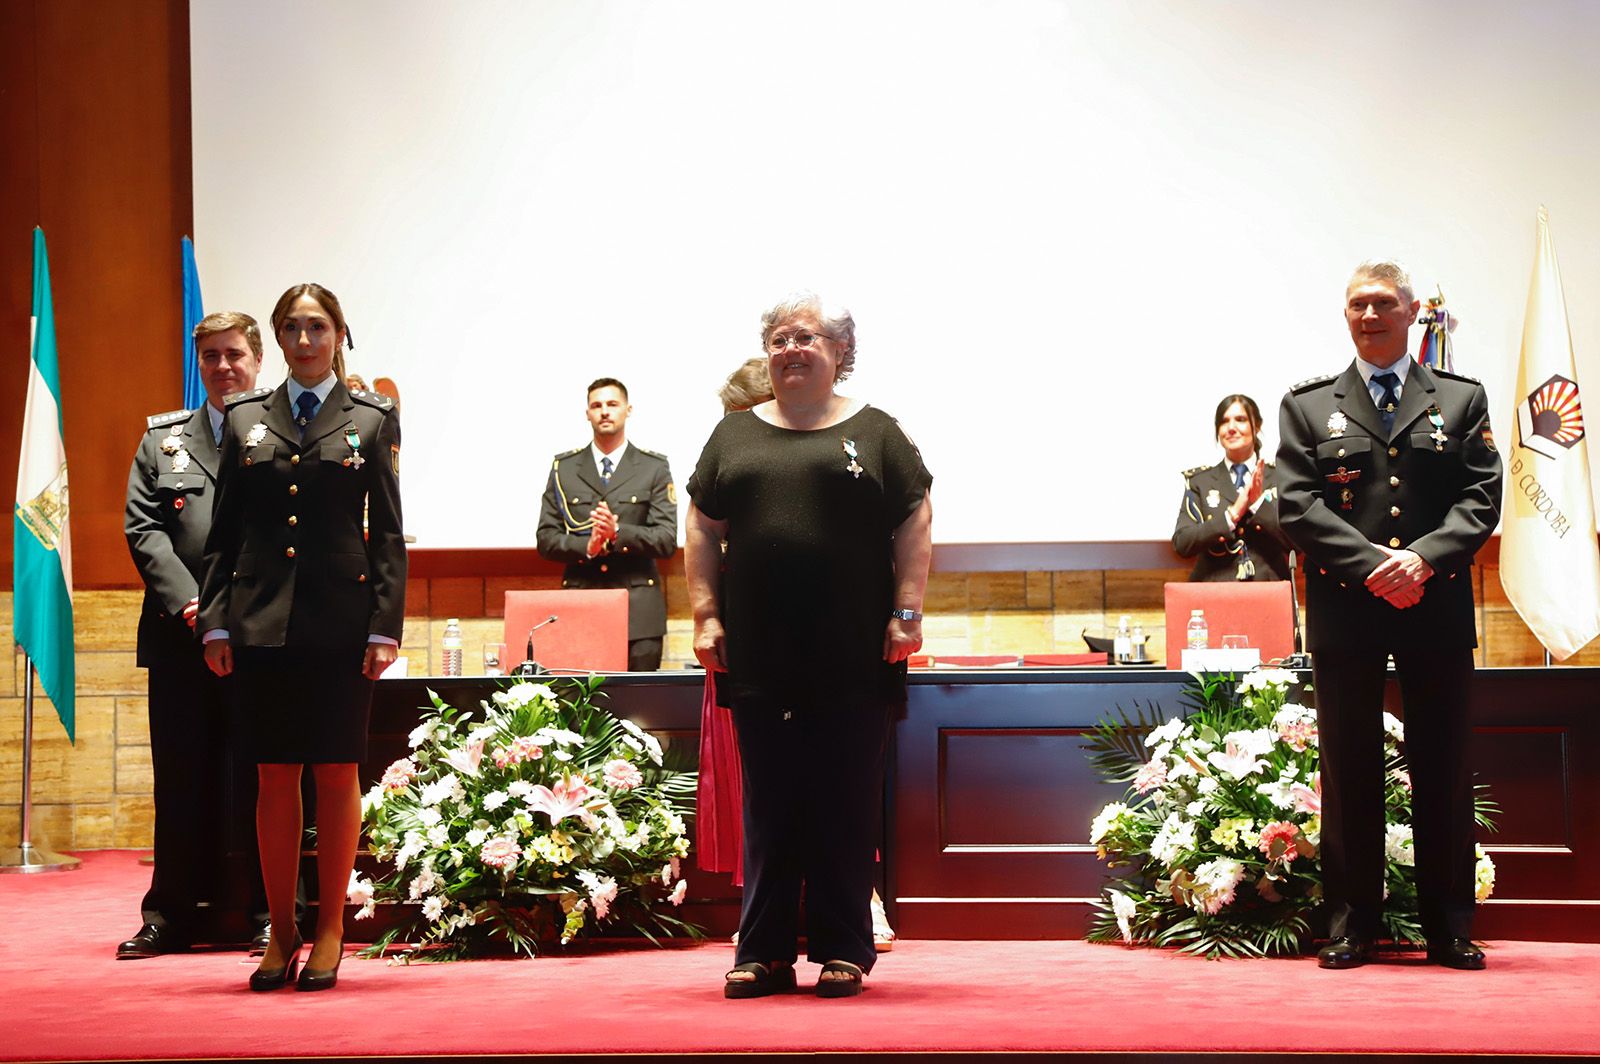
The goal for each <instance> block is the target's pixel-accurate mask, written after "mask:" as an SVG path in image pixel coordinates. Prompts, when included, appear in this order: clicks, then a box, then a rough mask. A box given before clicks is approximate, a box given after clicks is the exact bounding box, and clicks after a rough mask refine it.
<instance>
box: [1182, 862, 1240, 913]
mask: <svg viewBox="0 0 1600 1064" xmlns="http://www.w3.org/2000/svg"><path fill="white" fill-rule="evenodd" d="M1243 879H1244V865H1242V864H1240V863H1239V862H1238V861H1233V860H1229V859H1228V858H1226V857H1219V858H1217V859H1216V860H1214V861H1207V862H1206V863H1205V864H1203V865H1201V866H1200V867H1199V868H1196V869H1195V870H1194V893H1193V894H1192V896H1191V899H1190V902H1191V904H1192V905H1193V906H1194V909H1195V911H1196V912H1202V913H1208V914H1211V915H1213V916H1214V915H1216V914H1217V913H1218V912H1220V911H1222V908H1223V907H1224V906H1226V905H1227V904H1228V903H1229V902H1231V901H1233V892H1234V889H1235V888H1236V887H1238V886H1239V884H1240V882H1241V881H1243Z"/></svg>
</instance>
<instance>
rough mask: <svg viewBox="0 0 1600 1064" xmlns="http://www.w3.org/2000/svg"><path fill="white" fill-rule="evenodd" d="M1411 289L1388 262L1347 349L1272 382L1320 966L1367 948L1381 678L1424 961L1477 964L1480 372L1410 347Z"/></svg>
mask: <svg viewBox="0 0 1600 1064" xmlns="http://www.w3.org/2000/svg"><path fill="white" fill-rule="evenodd" d="M1418 306H1419V304H1418V301H1417V300H1416V299H1415V297H1414V296H1413V294H1412V288H1411V279H1410V278H1409V277H1408V276H1407V275H1406V272H1405V270H1404V269H1403V268H1401V267H1400V266H1398V265H1396V264H1394V263H1390V262H1369V263H1364V264H1362V265H1361V266H1360V267H1358V268H1357V269H1356V272H1355V274H1354V276H1352V277H1351V279H1350V283H1349V285H1348V286H1347V288H1346V291H1345V320H1346V322H1347V323H1348V325H1349V328H1350V336H1351V339H1352V340H1353V341H1354V342H1355V348H1356V358H1355V361H1354V362H1353V363H1352V364H1351V365H1350V366H1349V367H1348V368H1346V369H1345V371H1344V372H1343V373H1341V374H1339V375H1337V376H1331V377H1321V378H1317V379H1315V380H1310V381H1305V382H1303V383H1301V384H1298V385H1296V386H1295V387H1294V388H1293V389H1291V390H1290V392H1289V394H1287V395H1286V396H1284V399H1283V406H1282V410H1281V413H1280V427H1279V439H1280V441H1281V443H1280V445H1279V449H1278V486H1279V500H1278V512H1279V519H1280V521H1281V522H1282V525H1283V529H1284V531H1285V532H1287V533H1288V535H1289V538H1290V539H1291V540H1292V541H1293V542H1294V543H1295V544H1296V545H1297V546H1298V547H1299V548H1300V549H1301V551H1303V552H1304V553H1305V555H1306V627H1307V646H1308V649H1309V650H1310V651H1311V655H1312V663H1313V674H1314V684H1315V689H1316V700H1317V731H1318V738H1319V747H1320V750H1321V759H1322V760H1321V765H1322V781H1321V782H1322V875H1323V897H1324V901H1325V902H1326V904H1327V905H1328V907H1329V914H1330V917H1331V926H1330V935H1331V941H1330V942H1329V943H1328V945H1327V946H1325V947H1324V948H1323V949H1322V950H1321V951H1320V952H1319V953H1318V959H1319V962H1320V964H1321V965H1322V967H1324V968H1354V967H1357V966H1359V965H1361V964H1364V963H1366V962H1367V961H1368V960H1370V959H1372V949H1373V944H1374V942H1375V941H1376V939H1377V938H1378V937H1379V934H1380V932H1381V929H1382V913H1383V902H1384V867H1385V853H1384V843H1385V838H1384V836H1385V824H1384V799H1383V788H1384V772H1385V765H1384V755H1383V740H1384V720H1383V690H1384V682H1385V675H1386V671H1387V670H1386V666H1387V662H1388V659H1389V658H1390V657H1391V656H1393V658H1394V664H1395V671H1396V673H1397V674H1398V677H1399V681H1400V690H1401V693H1402V696H1403V700H1404V706H1405V754H1406V759H1407V762H1408V767H1409V769H1410V774H1411V786H1412V812H1413V815H1412V822H1413V824H1412V826H1413V849H1414V858H1415V864H1416V875H1417V895H1418V905H1419V910H1420V918H1421V925H1422V931H1423V934H1424V935H1425V936H1426V937H1427V940H1428V957H1429V959H1430V960H1432V961H1434V962H1436V963H1439V964H1443V965H1445V966H1447V967H1450V968H1460V969H1479V968H1482V967H1484V956H1483V951H1482V950H1480V949H1479V948H1478V947H1477V946H1475V945H1474V944H1473V942H1472V940H1471V933H1472V914H1473V906H1474V899H1475V893H1474V888H1475V869H1476V857H1475V843H1474V838H1473V802H1472V774H1471V772H1470V770H1469V768H1468V764H1467V745H1468V740H1469V738H1470V735H1471V721H1470V719H1469V716H1468V712H1469V707H1470V705H1471V697H1470V694H1471V686H1472V671H1473V660H1472V658H1473V655H1472V652H1473V648H1474V647H1476V646H1477V632H1476V626H1475V623H1474V621H1475V611H1474V608H1473V596H1472V572H1471V566H1472V561H1473V557H1474V556H1475V555H1476V554H1477V552H1478V548H1479V547H1481V546H1483V544H1484V542H1485V541H1486V540H1487V539H1488V538H1489V534H1490V533H1491V532H1492V531H1493V530H1494V527H1495V523H1496V521H1497V520H1498V519H1499V513H1500V484H1501V465H1500V456H1499V454H1498V453H1496V451H1495V446H1494V434H1493V432H1492V430H1491V429H1490V426H1489V401H1488V397H1487V396H1486V395H1485V393H1484V389H1483V385H1481V384H1479V383H1478V382H1477V381H1475V380H1473V379H1472V378H1470V377H1463V376H1460V375H1457V374H1454V373H1447V372H1445V371H1443V370H1438V369H1429V368H1428V367H1426V366H1422V365H1420V364H1418V363H1416V362H1413V361H1412V360H1411V359H1410V358H1409V357H1408V356H1407V354H1406V345H1407V338H1408V334H1407V329H1408V328H1409V327H1410V325H1411V323H1412V322H1414V321H1415V320H1416V317H1417V310H1418Z"/></svg>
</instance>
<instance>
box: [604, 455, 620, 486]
mask: <svg viewBox="0 0 1600 1064" xmlns="http://www.w3.org/2000/svg"><path fill="white" fill-rule="evenodd" d="M615 468H616V467H615V466H613V465H612V464H611V459H609V458H606V457H602V458H601V459H600V481H601V483H603V484H609V483H611V471H612V470H613V469H615Z"/></svg>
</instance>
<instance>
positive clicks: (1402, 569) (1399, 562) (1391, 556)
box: [1367, 543, 1433, 610]
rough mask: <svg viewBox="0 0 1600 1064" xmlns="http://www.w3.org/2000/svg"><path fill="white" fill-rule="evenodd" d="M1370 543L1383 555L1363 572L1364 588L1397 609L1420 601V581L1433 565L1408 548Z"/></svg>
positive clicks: (1427, 574)
mask: <svg viewBox="0 0 1600 1064" xmlns="http://www.w3.org/2000/svg"><path fill="white" fill-rule="evenodd" d="M1373 546H1374V547H1377V548H1378V549H1379V550H1381V551H1383V553H1384V554H1385V555H1386V557H1385V558H1384V560H1383V561H1382V562H1380V563H1379V564H1378V567H1377V568H1376V569H1374V570H1372V572H1371V573H1369V574H1368V575H1367V590H1368V591H1370V592H1372V593H1373V594H1374V595H1377V596H1378V597H1379V598H1381V599H1383V600H1384V601H1385V602H1387V603H1388V604H1389V605H1391V606H1393V607H1394V608H1395V609H1397V610H1403V609H1406V608H1407V607H1408V606H1415V605H1416V604H1417V603H1419V602H1421V601H1422V590H1423V588H1422V585H1423V584H1424V583H1426V582H1427V580H1428V578H1429V577H1431V576H1432V575H1433V566H1431V565H1429V564H1428V563H1427V562H1426V561H1424V560H1423V558H1422V556H1421V555H1419V554H1418V553H1417V552H1416V551H1412V550H1395V549H1394V548H1392V547H1385V546H1384V545H1383V544H1382V543H1374V544H1373Z"/></svg>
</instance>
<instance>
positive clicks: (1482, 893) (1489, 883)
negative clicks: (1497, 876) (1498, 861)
mask: <svg viewBox="0 0 1600 1064" xmlns="http://www.w3.org/2000/svg"><path fill="white" fill-rule="evenodd" d="M1477 851H1478V866H1477V868H1476V869H1475V870H1474V873H1475V874H1474V878H1475V879H1476V884H1475V886H1474V888H1473V893H1474V895H1475V896H1476V897H1477V899H1478V900H1479V901H1483V900H1484V899H1486V898H1488V897H1489V895H1491V894H1493V893H1494V861H1493V859H1491V858H1490V856H1489V854H1488V852H1487V851H1486V850H1484V848H1483V847H1482V846H1479V847H1477Z"/></svg>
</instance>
